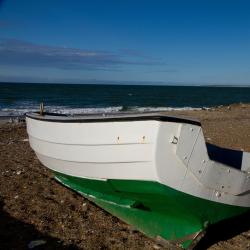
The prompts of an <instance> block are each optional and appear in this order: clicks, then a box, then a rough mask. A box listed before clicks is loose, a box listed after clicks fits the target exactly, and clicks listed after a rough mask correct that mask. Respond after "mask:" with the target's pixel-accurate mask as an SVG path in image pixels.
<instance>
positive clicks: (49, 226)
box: [0, 104, 250, 250]
mask: <svg viewBox="0 0 250 250" xmlns="http://www.w3.org/2000/svg"><path fill="white" fill-rule="evenodd" d="M171 114H180V115H185V116H192V117H195V118H198V119H199V120H201V122H202V126H203V129H204V133H205V137H206V139H207V141H208V142H209V143H213V144H216V145H219V146H224V147H227V148H232V149H244V150H245V151H249V152H250V105H243V104H238V105H231V106H229V107H219V108H214V109H211V110H201V111H181V112H171ZM0 242H1V246H0V248H1V249H28V248H32V247H33V248H34V249H163V248H162V247H160V246H158V245H157V244H156V243H155V242H154V240H152V239H149V238H147V237H146V236H144V235H143V234H142V233H140V232H138V231H136V230H135V229H134V228H132V227H131V226H129V225H127V224H125V223H123V222H122V221H120V220H119V219H117V218H115V217H113V216H111V215H110V214H108V213H106V212H105V211H104V210H102V209H101V208H99V207H97V206H96V205H94V204H93V203H91V202H89V201H88V200H86V199H84V198H83V197H81V196H80V195H78V194H76V193H74V192H73V191H71V190H69V189H67V188H65V187H63V186H61V185H60V184H59V183H57V182H56V181H55V180H54V179H53V176H52V174H51V172H50V171H49V170H47V169H46V168H44V167H43V166H42V165H41V163H40V162H39V161H38V159H37V158H36V156H35V154H34V152H33V151H32V150H31V148H30V146H29V143H28V141H27V133H26V128H25V124H16V125H14V124H2V125H1V126H0ZM36 243H37V244H38V245H39V244H40V246H37V247H35V244H36ZM169 248H170V247H165V249H169ZM196 249H214V250H222V249H232V250H235V249H241V250H242V249H250V214H249V213H248V214H246V215H244V216H241V217H239V218H236V219H233V220H230V221H227V222H223V223H220V224H218V225H216V226H214V227H212V228H210V230H209V231H208V232H207V235H206V236H205V237H204V238H203V239H202V241H201V242H200V243H199V244H198V246H197V248H196Z"/></svg>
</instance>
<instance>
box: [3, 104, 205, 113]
mask: <svg viewBox="0 0 250 250" xmlns="http://www.w3.org/2000/svg"><path fill="white" fill-rule="evenodd" d="M201 109H208V108H204V107H202V108H196V107H137V106H130V107H123V106H113V107H86V108H80V107H77V108H72V107H68V106H45V111H47V112H55V113H60V114H67V115H74V114H93V113H97V114H98V113H99V114H100V113H101V114H102V113H119V112H158V111H175V110H179V111H181V110H201ZM34 111H38V107H37V105H34V106H32V105H29V106H26V107H15V108H2V109H0V115H23V114H25V113H27V112H34Z"/></svg>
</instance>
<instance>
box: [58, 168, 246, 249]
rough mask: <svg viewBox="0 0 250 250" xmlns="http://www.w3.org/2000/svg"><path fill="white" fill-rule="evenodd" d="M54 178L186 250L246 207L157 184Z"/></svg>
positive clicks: (149, 232)
mask: <svg viewBox="0 0 250 250" xmlns="http://www.w3.org/2000/svg"><path fill="white" fill-rule="evenodd" d="M55 178H56V179H57V180H58V181H59V182H61V183H62V184H64V185H65V186H67V187H70V188H71V189H73V190H75V191H77V192H79V193H81V194H82V195H83V196H84V197H86V198H87V199H89V200H91V201H93V202H94V203H95V204H97V205H98V206H100V207H102V208H103V209H105V210H106V211H108V212H109V213H111V214H112V215H114V216H116V217H118V218H120V219H121V220H123V221H125V222H127V223H128V224H131V225H133V226H134V227H135V228H136V229H138V230H139V231H142V232H143V233H145V234H146V235H147V236H149V237H151V238H157V237H158V238H160V239H165V240H167V241H170V242H172V243H174V244H177V245H180V246H181V247H183V248H187V247H190V246H191V245H192V244H194V243H195V241H197V240H198V239H199V238H200V236H201V235H202V233H203V232H204V231H205V229H206V227H207V226H209V225H211V224H214V223H216V222H219V221H221V220H224V219H227V218H230V217H233V216H237V215H240V214H242V213H244V212H246V211H247V210H248V208H246V207H238V206H231V205H227V204H222V203H217V202H212V201H209V200H205V199H201V198H198V197H195V196H192V195H189V194H186V193H183V192H180V191H177V190H175V189H172V188H170V187H168V186H165V185H162V184H160V183H157V182H151V181H135V180H107V181H102V180H93V179H84V178H78V177H72V176H67V175H63V174H61V173H57V172H56V173H55Z"/></svg>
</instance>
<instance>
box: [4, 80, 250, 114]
mask: <svg viewBox="0 0 250 250" xmlns="http://www.w3.org/2000/svg"><path fill="white" fill-rule="evenodd" d="M41 102H43V103H44V105H45V110H46V111H50V112H58V113H66V114H75V113H107V112H121V111H138V112H143V111H160V110H162V111H164V110H174V109H201V108H209V107H214V106H219V105H229V104H232V103H250V88H240V87H188V86H141V85H137V86H135V85H133V86H132V85H94V84H88V85H87V84H84V85H79V84H30V83H29V84H21V83H0V114H8V115H16V114H24V113H25V112H28V111H35V110H38V109H39V104H40V103H41Z"/></svg>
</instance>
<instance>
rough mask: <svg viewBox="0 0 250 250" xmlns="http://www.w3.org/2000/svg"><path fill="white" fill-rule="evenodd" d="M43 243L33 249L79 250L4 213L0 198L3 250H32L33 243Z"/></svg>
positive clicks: (0, 228)
mask: <svg viewBox="0 0 250 250" xmlns="http://www.w3.org/2000/svg"><path fill="white" fill-rule="evenodd" d="M32 241H33V243H34V241H37V242H36V243H39V242H38V241H40V243H41V242H42V244H41V245H38V246H35V247H33V248H35V249H37V250H39V249H40V250H41V249H49V250H50V249H51V250H52V249H63V250H65V249H78V248H77V247H75V246H73V245H67V246H65V245H64V244H63V242H62V241H61V240H60V239H58V238H55V237H51V236H50V235H48V234H44V233H41V232H39V231H38V230H37V229H36V228H35V226H34V225H31V224H28V223H25V222H23V221H20V220H18V219H16V218H13V217H12V216H11V215H10V214H9V213H7V212H6V211H4V202H3V200H2V199H1V197H0V242H1V249H6V250H8V249H15V250H22V249H25V250H26V249H29V248H30V249H31V248H32V246H31V245H29V244H32V243H31V242H32Z"/></svg>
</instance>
